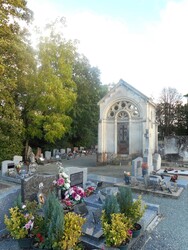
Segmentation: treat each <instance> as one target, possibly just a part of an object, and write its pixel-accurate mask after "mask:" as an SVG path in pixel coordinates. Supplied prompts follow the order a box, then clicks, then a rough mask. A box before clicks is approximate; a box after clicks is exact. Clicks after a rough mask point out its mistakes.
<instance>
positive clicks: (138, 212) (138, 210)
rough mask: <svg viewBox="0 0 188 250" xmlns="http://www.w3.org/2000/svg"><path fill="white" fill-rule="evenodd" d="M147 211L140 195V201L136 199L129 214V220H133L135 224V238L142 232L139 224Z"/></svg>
mask: <svg viewBox="0 0 188 250" xmlns="http://www.w3.org/2000/svg"><path fill="white" fill-rule="evenodd" d="M145 209H146V205H144V204H143V202H142V196H141V195H139V196H138V199H136V200H135V201H134V202H133V203H132V206H131V207H130V209H129V211H128V213H129V218H130V219H131V221H132V223H133V238H135V237H137V236H138V235H139V234H140V231H141V228H142V227H141V225H140V223H139V221H140V219H141V218H142V216H143V215H144V212H145Z"/></svg>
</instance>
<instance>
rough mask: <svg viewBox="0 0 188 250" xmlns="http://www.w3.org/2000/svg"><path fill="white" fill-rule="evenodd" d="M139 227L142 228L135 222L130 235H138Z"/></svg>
mask: <svg viewBox="0 0 188 250" xmlns="http://www.w3.org/2000/svg"><path fill="white" fill-rule="evenodd" d="M141 229H142V226H141V225H140V224H138V223H135V224H134V230H132V232H133V234H132V237H133V238H136V237H138V236H139V235H140V232H141Z"/></svg>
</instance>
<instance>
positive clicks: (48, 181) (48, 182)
mask: <svg viewBox="0 0 188 250" xmlns="http://www.w3.org/2000/svg"><path fill="white" fill-rule="evenodd" d="M54 180H56V175H45V174H36V175H34V176H31V177H29V178H27V179H22V181H21V193H22V201H25V200H30V201H32V200H37V193H38V191H39V184H40V183H43V189H42V192H43V194H44V196H45V197H47V194H48V192H50V191H52V190H53V189H54V187H53V181H54Z"/></svg>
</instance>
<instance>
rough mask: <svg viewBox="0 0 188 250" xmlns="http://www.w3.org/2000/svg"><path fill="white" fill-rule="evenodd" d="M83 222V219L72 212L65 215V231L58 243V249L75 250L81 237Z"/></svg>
mask: <svg viewBox="0 0 188 250" xmlns="http://www.w3.org/2000/svg"><path fill="white" fill-rule="evenodd" d="M85 221H86V219H85V218H82V217H81V216H80V215H77V214H75V213H74V212H71V213H67V214H65V230H64V234H63V237H62V240H61V241H60V242H59V248H60V249H62V250H69V249H77V248H76V246H77V244H78V243H79V239H80V236H81V235H82V226H83V224H84V222H85Z"/></svg>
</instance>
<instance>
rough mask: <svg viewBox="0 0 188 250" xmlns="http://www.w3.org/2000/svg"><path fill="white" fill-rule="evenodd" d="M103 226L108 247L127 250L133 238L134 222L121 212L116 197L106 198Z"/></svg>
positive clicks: (102, 217)
mask: <svg viewBox="0 0 188 250" xmlns="http://www.w3.org/2000/svg"><path fill="white" fill-rule="evenodd" d="M101 225H102V229H103V234H104V237H105V244H106V246H107V247H112V248H114V247H115V248H116V247H118V248H119V249H120V248H121V249H126V248H127V246H128V245H127V243H128V242H129V240H130V239H131V237H132V231H131V228H132V222H131V220H130V219H129V218H127V217H126V216H125V215H124V214H123V213H120V212H119V204H118V203H117V198H116V197H115V196H114V195H109V196H107V197H106V200H105V203H104V206H103V211H102V216H101Z"/></svg>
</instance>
